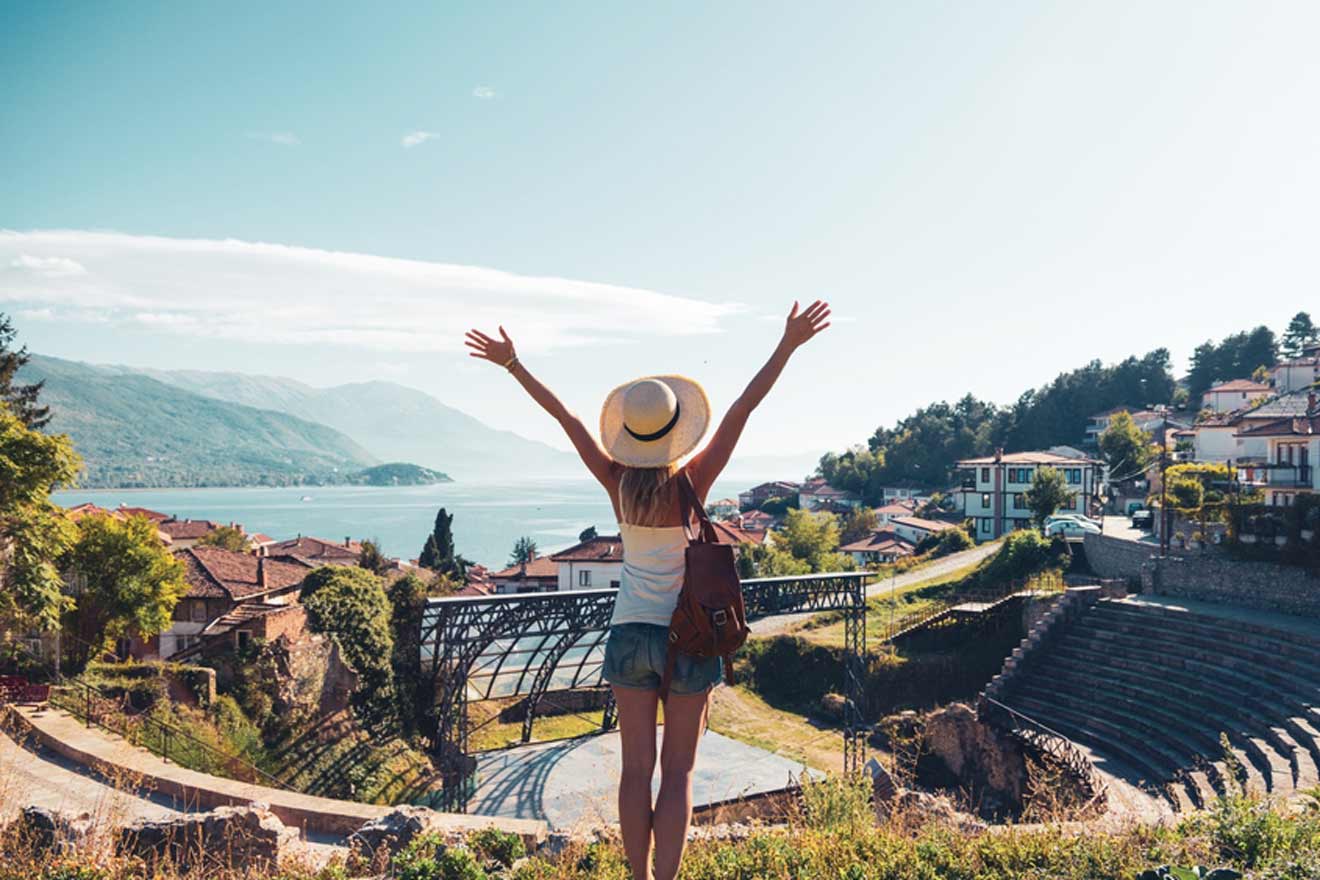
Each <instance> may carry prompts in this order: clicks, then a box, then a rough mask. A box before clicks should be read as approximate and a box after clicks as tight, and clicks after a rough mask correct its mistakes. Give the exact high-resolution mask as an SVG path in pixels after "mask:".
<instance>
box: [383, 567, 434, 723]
mask: <svg viewBox="0 0 1320 880" xmlns="http://www.w3.org/2000/svg"><path fill="white" fill-rule="evenodd" d="M427 592H428V590H427V586H426V584H425V583H424V582H423V581H422V579H421V578H419V577H418V576H417V575H415V574H412V573H409V574H406V575H404V576H403V577H401V578H398V579H397V580H395V581H394V582H393V583H391V584H390V585H389V587H388V588H387V589H386V595H387V596H388V597H389V600H390V635H391V636H392V638H393V639H394V648H393V653H392V654H391V655H390V667H391V669H392V670H393V672H394V691H395V694H396V696H397V700H398V707H399V724H400V727H401V728H402V729H403V730H404V732H405V733H408V734H412V733H416V732H417V727H418V721H419V720H420V719H421V717H422V715H423V713H425V712H426V711H427V710H428V709H429V706H427V705H426V702H425V700H424V699H423V692H424V690H423V689H421V688H419V687H418V683H419V682H420V681H421V680H422V651H421V624H422V609H423V608H425V607H426V596H427Z"/></svg>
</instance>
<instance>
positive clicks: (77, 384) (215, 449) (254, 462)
mask: <svg viewBox="0 0 1320 880" xmlns="http://www.w3.org/2000/svg"><path fill="white" fill-rule="evenodd" d="M19 375H20V377H21V379H20V381H24V382H34V381H38V380H45V382H46V387H45V389H44V391H43V392H42V402H43V403H47V404H49V405H50V407H51V411H52V413H53V414H54V418H53V420H52V422H51V427H50V430H51V431H55V432H61V433H67V434H69V435H70V436H71V437H72V438H73V441H74V444H75V446H76V448H77V450H78V452H79V454H81V455H82V457H83V460H84V461H85V463H86V465H87V470H86V473H85V474H84V475H83V476H82V477H81V478H80V481H79V482H80V484H81V485H83V486H85V487H89V488H96V487H111V486H114V487H142V486H246V485H294V484H304V483H310V484H321V483H334V482H343V481H345V478H346V477H347V475H349V474H356V473H357V472H359V471H362V470H363V469H365V468H370V467H373V466H375V465H377V464H378V463H379V462H380V459H379V458H377V457H375V456H373V455H372V454H371V453H370V452H368V451H367V450H366V449H364V448H362V447H361V446H360V445H358V444H357V443H355V442H354V441H353V440H351V439H349V438H348V437H346V436H345V435H344V434H343V433H341V432H339V431H337V430H335V429H333V428H330V427H327V426H326V425H323V424H317V423H315V422H313V421H309V420H306V419H302V418H296V417H292V416H290V415H288V414H286V413H282V412H274V411H272V410H271V409H269V408H268V409H258V408H256V407H251V406H242V405H239V404H237V403H231V402H227V401H224V400H217V399H215V398H212V397H206V396H203V395H201V394H197V393H194V392H191V391H188V390H186V389H183V388H180V387H178V386H177V385H171V384H167V383H164V382H161V381H158V380H156V379H153V378H151V377H150V376H145V375H141V374H139V373H134V372H132V371H128V370H123V369H119V368H106V367H96V366H91V365H88V364H81V363H77V362H74V361H66V360H60V359H58V358H51V357H43V356H40V355H33V357H32V360H31V362H30V363H29V364H28V365H27V366H26V367H24V368H23V370H22V371H21V373H20V374H19Z"/></svg>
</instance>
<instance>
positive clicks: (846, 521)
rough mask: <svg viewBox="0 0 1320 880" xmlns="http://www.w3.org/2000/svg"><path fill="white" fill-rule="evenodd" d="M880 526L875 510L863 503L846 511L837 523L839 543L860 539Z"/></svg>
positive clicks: (849, 542)
mask: <svg viewBox="0 0 1320 880" xmlns="http://www.w3.org/2000/svg"><path fill="white" fill-rule="evenodd" d="M879 528H880V518H879V517H878V516H876V515H875V511H874V510H872V509H871V508H870V507H867V506H866V505H865V504H863V505H861V506H860V507H854V508H853V509H852V510H850V511H848V514H847V516H845V517H844V518H843V522H842V523H841V524H840V525H839V543H840V544H851V543H852V542H853V541H860V540H862V539H863V538H865V537H866V536H867V535H869V534H871V533H872V532H874V531H875V530H877V529H879Z"/></svg>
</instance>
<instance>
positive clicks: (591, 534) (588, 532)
mask: <svg viewBox="0 0 1320 880" xmlns="http://www.w3.org/2000/svg"><path fill="white" fill-rule="evenodd" d="M595 537H596V527H595V526H587V527H586V528H585V529H583V530H582V531H580V532H578V543H579V544H581V543H583V542H585V541H590V540H592V539H593V538H595Z"/></svg>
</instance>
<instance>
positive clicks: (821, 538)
mask: <svg viewBox="0 0 1320 880" xmlns="http://www.w3.org/2000/svg"><path fill="white" fill-rule="evenodd" d="M772 540H773V541H774V546H775V547H776V548H778V549H782V550H786V551H787V552H788V553H789V554H790V555H792V556H793V557H794V558H795V559H800V560H801V561H803V562H805V563H806V564H807V566H808V567H809V568H810V569H811V570H812V571H824V570H825V569H824V567H825V566H826V565H827V564H830V563H835V562H836V560H834V559H832V558H831V556H832V555H833V554H835V552H836V551H837V550H838V549H839V524H838V519H837V518H836V517H835V516H834V514H832V513H825V512H811V511H807V510H790V511H789V512H788V514H787V515H786V516H785V517H784V525H783V527H782V528H781V529H780V530H779V531H778V532H776V533H775V534H774V536H773V539H772Z"/></svg>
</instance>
